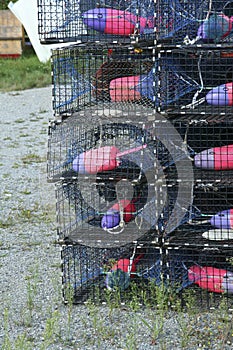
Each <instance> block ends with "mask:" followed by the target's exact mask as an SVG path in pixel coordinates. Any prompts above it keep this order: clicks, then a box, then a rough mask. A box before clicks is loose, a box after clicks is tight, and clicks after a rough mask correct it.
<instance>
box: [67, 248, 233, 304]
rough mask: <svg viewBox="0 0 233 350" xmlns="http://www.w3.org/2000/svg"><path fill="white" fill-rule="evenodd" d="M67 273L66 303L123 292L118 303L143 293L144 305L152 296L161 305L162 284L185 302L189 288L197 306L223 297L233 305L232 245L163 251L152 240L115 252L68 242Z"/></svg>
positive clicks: (112, 295) (95, 299)
mask: <svg viewBox="0 0 233 350" xmlns="http://www.w3.org/2000/svg"><path fill="white" fill-rule="evenodd" d="M62 272H63V296H64V300H65V301H66V302H67V301H69V300H71V298H72V300H73V302H74V303H81V302H84V301H86V300H94V301H97V302H100V301H102V302H106V301H109V297H110V298H111V299H113V298H114V294H116V293H117V297H118V298H119V299H118V301H121V302H124V303H125V302H127V301H130V300H131V298H132V296H133V295H134V296H135V294H133V293H137V291H138V293H139V294H137V296H138V297H139V295H141V299H140V302H141V303H142V305H143V303H144V302H145V301H146V300H147V301H148V300H151V303H153V302H154V303H155V304H156V297H157V294H156V291H157V292H158V289H157V290H156V288H161V289H160V292H161V291H162V290H163V293H165V294H166V295H169V293H170V295H171V296H173V297H175V296H179V297H181V300H182V298H183V300H184V302H185V295H187V292H189V295H190V297H191V295H192V300H193V306H195V307H196V306H197V305H198V306H201V307H203V306H204V307H218V304H219V303H220V302H221V300H222V299H223V298H225V301H226V302H227V304H228V306H229V307H230V306H232V297H231V295H232V293H233V284H232V283H233V268H232V254H231V251H230V250H229V249H227V248H223V249H218V248H216V249H209V248H208V247H203V248H200V249H197V248H195V247H183V248H173V247H167V248H165V249H161V248H159V247H158V246H156V245H155V244H153V243H150V242H149V241H140V242H134V243H133V244H131V245H128V246H124V247H121V248H118V249H114V250H113V249H111V248H109V249H106V248H103V249H98V248H90V247H86V246H82V245H72V246H63V247H62ZM142 289H143V290H144V293H143V294H142V293H140V292H139V291H141V290H142ZM110 293H112V294H110ZM143 296H144V298H145V299H143ZM153 298H155V300H153ZM170 300H171V302H172V299H170ZM174 300H175V298H174Z"/></svg>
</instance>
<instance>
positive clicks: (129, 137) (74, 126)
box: [47, 106, 169, 181]
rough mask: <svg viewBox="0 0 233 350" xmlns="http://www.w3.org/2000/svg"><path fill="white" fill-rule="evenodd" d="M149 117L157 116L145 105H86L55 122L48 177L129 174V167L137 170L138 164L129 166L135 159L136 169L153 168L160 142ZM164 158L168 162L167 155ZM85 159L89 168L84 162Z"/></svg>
mask: <svg viewBox="0 0 233 350" xmlns="http://www.w3.org/2000/svg"><path fill="white" fill-rule="evenodd" d="M118 107H119V106H118ZM148 117H154V114H153V112H152V111H150V110H148V109H144V108H142V109H138V110H135V109H132V110H131V111H125V110H124V108H121V109H120V108H116V109H112V110H108V109H106V110H104V109H103V110H102V111H101V110H99V111H98V110H97V111H94V110H93V109H91V108H89V109H88V108H87V109H85V110H84V111H82V112H79V113H74V114H73V115H71V116H70V117H69V118H67V119H66V120H64V121H63V122H62V123H57V122H52V123H51V125H50V131H49V140H48V163H47V174H48V179H49V180H50V181H57V180H59V179H61V178H71V177H78V176H79V175H81V174H82V175H83V174H84V175H88V174H90V175H93V174H98V173H102V172H105V174H106V176H108V177H109V176H111V175H112V174H113V173H116V174H121V173H122V172H123V171H124V172H126V173H125V174H127V172H130V168H132V169H134V170H133V171H134V172H135V173H138V170H137V169H136V167H132V166H131V167H130V166H129V164H130V161H131V163H132V162H133V161H136V163H137V164H138V165H137V168H140V167H143V169H145V171H147V170H148V169H151V168H153V166H154V152H155V151H156V148H157V147H158V141H156V136H155V135H154V131H153V124H150V123H149V122H148ZM146 123H148V125H146ZM161 147H162V146H161ZM122 152H125V154H124V153H122ZM160 154H161V151H160ZM84 155H85V158H84V159H83V161H81V157H83V156H84ZM160 156H161V155H160ZM164 161H167V162H169V156H168V155H167V158H166V159H165V157H164ZM83 162H84V163H85V164H86V170H85V167H84V168H83V167H82V165H81V163H82V164H84V163H83ZM91 162H93V164H91ZM79 165H80V167H79ZM131 172H132V171H131ZM119 176H120V175H119Z"/></svg>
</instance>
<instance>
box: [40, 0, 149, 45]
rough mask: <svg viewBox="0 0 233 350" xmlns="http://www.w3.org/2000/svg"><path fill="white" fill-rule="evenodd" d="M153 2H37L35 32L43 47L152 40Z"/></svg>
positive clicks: (41, 0) (66, 0)
mask: <svg viewBox="0 0 233 350" xmlns="http://www.w3.org/2000/svg"><path fill="white" fill-rule="evenodd" d="M154 13H155V4H154V1H152V0H144V1H143V2H141V1H139V0H127V1H121V0H120V1H116V0H100V1H94V0H85V1H84V0H81V1H74V0H52V1H51V0H38V22H39V23H38V32H39V37H40V41H41V42H42V43H45V44H49V43H54V42H55V43H57V42H59V43H61V42H77V41H78V40H79V41H82V42H90V41H91V42H99V41H103V42H112V43H113V42H118V43H127V42H130V41H132V40H133V41H135V40H144V41H147V40H153V38H154V37H155V34H154V27H155V26H154V17H155V15H154Z"/></svg>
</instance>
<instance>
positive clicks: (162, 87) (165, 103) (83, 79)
mask: <svg viewBox="0 0 233 350" xmlns="http://www.w3.org/2000/svg"><path fill="white" fill-rule="evenodd" d="M185 53H186V51H184V54H182V53H181V52H179V51H177V52H174V53H173V52H172V53H171V52H170V54H166V53H162V50H161V52H160V53H159V52H157V51H156V50H155V49H152V48H145V47H141V48H140V47H138V48H136V47H131V46H124V47H119V46H113V45H112V46H111V45H106V44H105V45H100V44H96V45H93V44H92V45H89V46H87V45H85V46H83V45H74V46H70V47H68V48H67V47H64V48H61V49H58V50H54V51H53V57H52V62H53V108H54V112H55V114H62V113H71V112H74V111H78V110H80V109H82V108H84V107H86V106H91V105H96V108H97V109H98V108H103V107H102V106H103V104H104V103H105V104H108V105H109V108H111V105H112V104H113V103H121V104H122V103H124V104H125V108H126V109H130V108H132V107H133V106H134V107H135V106H141V105H143V106H147V107H148V108H153V109H159V110H165V111H166V110H169V109H172V110H173V109H174V108H175V109H181V108H184V106H186V105H189V104H191V103H192V101H193V99H194V98H195V96H196V93H197V92H198V91H199V90H200V89H201V82H200V79H201V78H200V74H199V67H198V57H197V58H196V61H195V60H194V59H193V56H192V55H191V54H190V57H191V58H190V57H189V56H188V55H185ZM191 59H192V60H193V64H192V67H193V71H192V72H190V60H191ZM195 65H196V66H195ZM195 70H196V71H195ZM190 73H191V74H192V76H191V75H190ZM195 73H196V74H195ZM135 108H136V107H135Z"/></svg>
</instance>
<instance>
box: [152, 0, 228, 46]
mask: <svg viewBox="0 0 233 350" xmlns="http://www.w3.org/2000/svg"><path fill="white" fill-rule="evenodd" d="M232 9H233V6H232V1H219V0H204V1H202V0H194V1H185V0H174V1H169V0H158V1H156V14H157V15H156V21H155V23H156V30H155V32H156V39H157V42H158V43H160V44H163V45H167V44H168V43H169V44H173V45H184V46H185V45H187V46H192V45H196V44H198V45H199V46H202V45H203V46H205V45H208V44H211V43H214V44H221V45H223V46H224V45H228V44H229V43H231V42H232V33H231V29H232V23H231V17H232Z"/></svg>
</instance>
